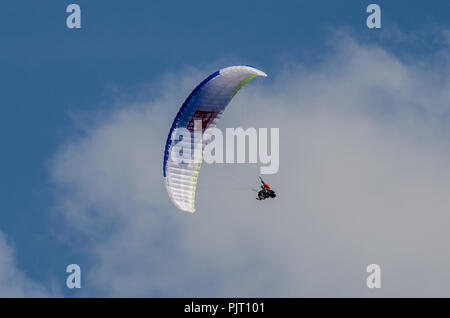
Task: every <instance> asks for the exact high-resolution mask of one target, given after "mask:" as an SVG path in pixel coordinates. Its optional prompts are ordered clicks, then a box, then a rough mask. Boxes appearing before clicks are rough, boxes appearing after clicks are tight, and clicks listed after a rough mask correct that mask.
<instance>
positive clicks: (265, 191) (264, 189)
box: [256, 177, 277, 200]
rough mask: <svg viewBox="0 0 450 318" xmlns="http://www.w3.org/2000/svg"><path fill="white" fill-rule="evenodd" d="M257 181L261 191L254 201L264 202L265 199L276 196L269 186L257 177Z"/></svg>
mask: <svg viewBox="0 0 450 318" xmlns="http://www.w3.org/2000/svg"><path fill="white" fill-rule="evenodd" d="M259 179H260V180H261V183H262V185H261V190H259V192H258V197H257V198H256V200H265V199H267V198H275V197H276V196H277V195H276V194H275V191H273V190H272V189H271V188H270V185H268V184H267V183H266V182H264V180H263V179H262V178H261V177H259Z"/></svg>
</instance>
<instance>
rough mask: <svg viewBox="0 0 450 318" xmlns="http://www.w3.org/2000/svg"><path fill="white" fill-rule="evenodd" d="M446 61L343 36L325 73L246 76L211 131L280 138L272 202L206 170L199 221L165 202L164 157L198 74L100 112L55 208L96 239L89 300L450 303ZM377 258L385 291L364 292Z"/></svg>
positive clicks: (58, 161)
mask: <svg viewBox="0 0 450 318" xmlns="http://www.w3.org/2000/svg"><path fill="white" fill-rule="evenodd" d="M444 53H445V52H444ZM449 62H450V60H449V58H448V54H442V55H441V60H440V61H439V63H436V62H435V61H433V60H429V61H428V60H425V59H424V58H423V57H422V58H421V60H420V61H418V60H414V59H409V60H408V61H404V60H401V59H399V58H397V57H396V56H395V54H393V53H392V52H388V51H386V50H384V49H382V48H380V47H378V46H375V45H373V46H365V45H362V44H360V43H357V42H355V41H353V40H351V39H349V38H346V37H340V38H339V39H337V40H336V42H335V46H334V47H332V48H330V54H329V55H328V56H327V57H326V58H325V59H324V61H323V62H322V63H319V64H316V65H314V66H305V65H295V66H293V65H290V66H289V68H288V71H283V72H280V73H278V74H277V73H275V74H269V78H267V79H265V80H254V82H252V83H250V84H249V85H248V86H246V87H245V88H244V89H242V90H241V91H240V92H239V94H238V96H237V97H236V98H235V100H233V102H232V105H231V106H230V108H229V109H228V110H227V112H226V113H225V115H224V117H223V119H222V121H221V122H220V123H219V127H222V128H223V127H235V126H244V127H249V126H254V127H279V128H280V138H281V145H280V156H281V158H280V172H279V173H278V174H277V175H274V176H269V177H267V179H269V180H270V183H272V184H273V186H274V187H275V189H276V190H278V193H279V195H278V196H277V198H276V199H275V200H271V201H266V202H258V201H256V200H255V199H254V193H252V192H251V191H250V189H251V188H252V187H255V185H256V184H257V182H258V180H257V179H256V176H257V171H258V169H257V167H256V166H254V165H237V164H236V165H210V166H208V165H204V166H203V168H202V171H201V174H200V175H201V177H200V181H199V186H198V189H197V212H196V213H195V214H192V215H191V214H187V213H182V212H180V211H177V210H176V209H175V208H174V207H173V206H172V204H171V203H170V201H169V199H168V196H167V194H166V192H165V189H164V185H163V180H162V155H163V154H162V151H163V147H164V143H165V141H166V137H167V133H168V129H169V126H170V124H171V120H172V119H173V116H174V115H175V113H176V111H177V107H179V105H180V104H181V103H182V101H183V99H184V97H185V96H187V94H188V93H189V91H190V89H191V88H192V87H193V86H194V85H195V84H196V83H197V82H199V81H200V80H201V79H202V76H204V75H206V74H203V75H200V74H199V73H198V72H195V71H192V70H191V71H189V72H188V73H189V76H186V77H183V78H181V79H180V78H178V77H174V76H172V77H170V76H169V77H167V79H166V80H165V81H163V82H164V84H163V85H161V86H160V88H161V87H162V91H163V92H164V94H163V96H160V97H159V98H158V99H154V100H153V101H152V102H146V103H123V105H122V106H121V107H116V108H115V109H114V110H113V111H111V113H110V114H108V115H105V116H104V117H103V118H101V116H100V118H98V120H95V121H94V123H93V124H92V125H90V126H88V127H87V128H86V127H85V128H84V130H83V131H82V132H81V133H80V135H79V136H78V137H77V138H74V139H72V140H69V141H68V142H67V144H66V145H65V146H64V147H63V148H62V149H61V150H60V151H59V152H58V154H57V155H56V156H55V158H54V161H53V163H54V166H53V170H52V175H53V180H54V182H55V185H56V187H57V189H58V190H59V194H60V199H59V201H58V209H59V210H60V211H61V213H62V214H63V215H64V216H65V217H66V218H67V220H68V224H69V225H70V228H72V230H73V231H75V232H76V233H83V234H85V235H86V237H87V238H88V239H89V244H88V247H87V249H88V251H89V253H91V255H92V256H93V257H94V258H95V261H94V264H93V265H92V266H91V267H90V268H89V269H88V270H87V272H88V274H87V275H88V277H87V278H86V279H87V280H88V285H89V286H92V288H93V289H92V290H91V293H92V294H95V295H100V296H111V295H113V296H372V295H374V296H449V295H450V277H449V274H448V273H447V268H448V267H449V266H450V256H449V255H448V253H446V250H447V242H448V241H449V240H450V233H449V232H448V224H449V223H450V216H449V215H448V214H449V210H450V196H449V191H450V171H449V169H448V167H449V165H450V153H449V151H448V149H449V147H448V146H449V141H450V138H449V137H450V135H449V132H450V131H449V128H448V126H449V125H448V121H449V110H450V109H449V108H450V105H449V103H448V101H449V100H450V98H449V97H450V96H449V94H450V93H449V92H450V89H449V88H450V76H449V74H450V72H448V70H449V65H450V63H449ZM180 73H182V72H180ZM370 263H378V264H380V265H381V268H382V279H383V282H382V288H381V290H378V291H372V290H367V289H366V287H365V277H366V272H365V268H366V266H367V265H368V264H370ZM85 272H86V271H85Z"/></svg>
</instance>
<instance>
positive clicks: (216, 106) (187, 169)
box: [163, 66, 267, 212]
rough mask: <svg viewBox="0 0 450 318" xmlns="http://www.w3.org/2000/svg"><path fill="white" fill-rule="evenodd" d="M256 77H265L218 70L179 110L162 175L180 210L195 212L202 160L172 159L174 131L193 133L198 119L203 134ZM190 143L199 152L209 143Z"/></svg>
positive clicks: (238, 69)
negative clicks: (237, 94) (184, 129)
mask: <svg viewBox="0 0 450 318" xmlns="http://www.w3.org/2000/svg"><path fill="white" fill-rule="evenodd" d="M256 76H264V77H265V76H267V75H266V74H265V73H264V72H262V71H260V70H258V69H256V68H254V67H251V66H231V67H227V68H224V69H221V70H219V71H217V72H215V73H213V74H211V75H210V76H208V77H207V78H206V79H205V80H203V82H201V83H200V84H199V85H198V86H197V87H196V88H195V89H194V90H193V91H192V92H191V94H190V95H189V96H188V98H187V99H186V100H185V102H184V103H183V105H182V106H181V108H180V110H179V111H178V114H177V116H176V117H175V119H174V121H173V123H172V127H171V128H170V132H169V135H168V137H167V142H166V147H165V150H164V164H163V175H164V180H165V183H166V189H167V192H168V194H169V197H170V199H171V200H172V202H173V203H174V204H175V206H176V207H178V208H179V209H180V210H182V211H186V212H194V211H195V189H196V187H197V179H198V173H199V170H200V166H201V163H202V158H194V159H195V160H192V162H188V163H186V162H184V163H182V164H180V163H177V160H173V158H172V153H171V150H172V147H173V146H174V143H173V139H174V138H175V135H173V134H175V129H176V128H186V129H188V130H189V131H191V132H192V131H193V127H194V126H193V125H194V120H201V123H202V131H205V130H206V129H207V128H213V127H215V126H216V124H217V121H218V120H219V118H220V116H221V115H222V113H223V111H224V110H225V108H226V107H227V106H228V104H229V102H230V101H231V99H232V98H233V97H234V95H236V93H237V92H238V91H239V89H241V87H242V86H244V85H245V83H247V82H248V81H249V80H251V79H252V78H254V77H256ZM191 140H192V141H191V142H192V146H193V147H200V149H202V151H203V149H204V147H205V146H206V145H207V144H208V143H209V141H208V140H202V139H199V140H195V139H194V138H192V139H191ZM195 143H199V144H198V145H197V144H195ZM202 151H201V153H202Z"/></svg>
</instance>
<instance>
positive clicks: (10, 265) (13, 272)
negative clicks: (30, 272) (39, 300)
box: [0, 232, 50, 297]
mask: <svg viewBox="0 0 450 318" xmlns="http://www.w3.org/2000/svg"><path fill="white" fill-rule="evenodd" d="M49 295H50V293H49V292H48V290H47V289H46V288H45V287H43V286H41V285H39V284H37V283H36V282H34V281H32V280H31V279H30V278H28V277H27V275H26V274H25V273H24V272H22V271H21V270H20V269H18V268H17V265H16V263H15V260H14V250H13V248H12V247H11V246H10V245H9V244H8V243H7V241H6V238H5V236H4V234H3V233H1V232H0V297H47V296H49Z"/></svg>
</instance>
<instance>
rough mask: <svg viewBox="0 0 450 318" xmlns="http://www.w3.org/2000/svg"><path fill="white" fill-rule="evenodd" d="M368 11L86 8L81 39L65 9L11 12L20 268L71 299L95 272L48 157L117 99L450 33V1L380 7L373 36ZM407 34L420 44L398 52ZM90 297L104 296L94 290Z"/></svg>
mask: <svg viewBox="0 0 450 318" xmlns="http://www.w3.org/2000/svg"><path fill="white" fill-rule="evenodd" d="M372 2H373V1H360V0H351V1H281V2H280V1H277V2H275V1H225V2H224V1H222V2H218V1H216V2H212V1H189V2H188V1H179V2H168V1H132V2H129V1H128V2H127V1H82V0H80V1H76V2H75V3H77V4H79V5H80V6H81V9H82V29H81V30H69V29H67V28H66V26H65V19H66V17H67V14H66V13H65V7H66V6H67V5H68V4H69V3H71V2H69V1H60V0H53V1H49V0H46V1H39V2H37V1H21V0H17V1H10V2H7V3H3V4H2V5H1V7H0V39H1V45H0V48H1V49H0V65H1V72H0V87H1V94H0V105H1V107H2V111H3V116H1V119H0V121H1V123H0V127H1V129H2V133H1V135H0V138H1V139H0V140H1V141H0V142H1V144H2V148H3V151H2V155H1V156H0V169H1V176H2V182H1V183H0V187H1V188H0V202H1V213H0V231H1V232H3V233H4V234H5V236H6V240H7V242H8V243H9V244H10V245H11V246H12V247H13V249H14V253H15V260H16V264H17V267H18V268H19V269H20V270H22V271H23V272H24V273H25V274H26V275H27V276H28V277H30V279H32V280H34V281H35V282H37V283H39V284H42V285H44V286H47V287H48V286H53V285H56V286H57V289H60V290H61V293H62V294H63V295H66V296H72V295H77V293H79V292H74V291H68V290H67V289H65V288H64V282H65V277H66V274H65V272H64V269H65V266H66V265H67V264H70V263H78V264H80V265H82V266H86V267H87V268H89V267H90V266H92V264H95V257H93V254H89V253H86V252H85V249H84V247H79V246H78V245H77V244H80V243H82V242H86V238H83V237H82V236H78V235H76V233H75V234H73V235H72V236H71V237H70V238H69V239H68V238H67V237H65V238H62V236H64V235H63V234H62V233H61V232H64V230H63V229H64V227H65V226H66V225H63V222H64V221H63V220H62V218H61V216H60V214H59V213H58V212H57V211H55V210H58V208H57V207H55V206H56V205H57V204H56V202H57V199H55V196H58V191H57V190H55V185H54V184H53V182H52V180H51V178H50V175H51V171H52V169H53V168H52V164H53V163H52V158H53V157H54V155H55V153H58V151H59V150H60V149H61V147H63V146H64V145H65V144H66V143H67V140H69V139H70V138H72V137H73V136H74V135H77V134H78V133H79V132H78V131H77V125H78V124H79V121H83V120H85V118H86V117H87V118H89V117H90V114H96V115H95V116H98V113H99V112H108V111H109V109H110V108H111V105H113V104H114V103H115V102H116V101H117V99H121V98H122V99H128V100H145V99H152V98H153V96H151V92H152V91H150V93H149V92H145V91H144V92H143V90H142V88H143V87H145V85H147V84H148V83H151V85H155V83H158V82H159V81H161V79H162V78H164V76H165V75H166V74H168V73H170V74H175V75H178V74H179V73H178V72H180V71H181V70H184V69H185V68H187V67H192V68H195V69H198V70H200V71H201V72H202V73H204V74H208V73H211V72H213V71H215V70H216V69H219V68H221V67H224V66H228V65H233V64H251V65H255V66H257V67H258V68H260V69H262V70H264V71H265V72H266V73H268V74H269V75H270V74H276V73H277V70H278V69H279V68H280V65H282V66H286V64H289V63H288V62H287V61H291V60H301V61H302V63H305V64H307V65H308V63H309V64H311V65H313V64H314V63H319V62H318V61H320V59H321V58H322V57H323V56H326V55H328V54H329V52H328V50H329V46H328V45H327V43H329V40H330V38H331V37H332V34H333V33H334V32H335V31H337V30H346V31H345V32H348V33H350V34H351V35H352V36H353V37H354V38H355V39H357V40H358V41H359V43H363V44H370V43H373V44H376V45H379V46H380V47H382V48H384V49H387V50H390V51H391V52H393V53H394V54H398V55H399V56H406V59H408V58H412V59H414V58H420V57H421V56H428V55H430V54H433V52H435V51H436V50H438V48H439V47H440V45H441V44H440V43H439V41H438V40H436V36H435V35H436V33H437V31H438V30H445V29H449V28H450V18H449V12H450V3H449V2H448V1H445V0H442V1H438V0H436V1H432V2H426V1H375V3H377V4H379V5H380V6H381V8H382V29H381V30H368V29H367V28H366V26H365V19H366V17H367V14H366V13H365V8H366V6H367V5H368V4H369V3H372ZM399 33H401V34H406V35H407V36H411V35H417V38H419V39H420V41H411V40H407V41H399V40H398V39H399V37H398V34H399ZM180 75H181V74H180ZM195 78H196V77H195ZM268 81H269V82H270V81H271V79H270V78H268ZM191 83H192V85H191V86H190V87H193V86H194V85H195V84H196V83H195V82H191ZM180 94H181V95H183V94H185V92H180ZM172 113H173V111H172V110H171V114H172ZM169 124H170V123H169V122H168V123H167V126H169ZM161 158H162V153H161ZM161 160H162V159H161ZM152 164H153V163H152ZM154 164H156V165H160V163H159V162H157V163H154ZM154 182H160V180H155V181H154ZM57 187H58V185H56V188H57ZM80 237H81V238H80ZM87 241H89V240H87ZM86 290H87V293H88V295H97V294H96V292H95V291H94V290H92V291H90V290H89V282H86ZM85 292H86V291H85ZM100 295H101V294H100Z"/></svg>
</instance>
